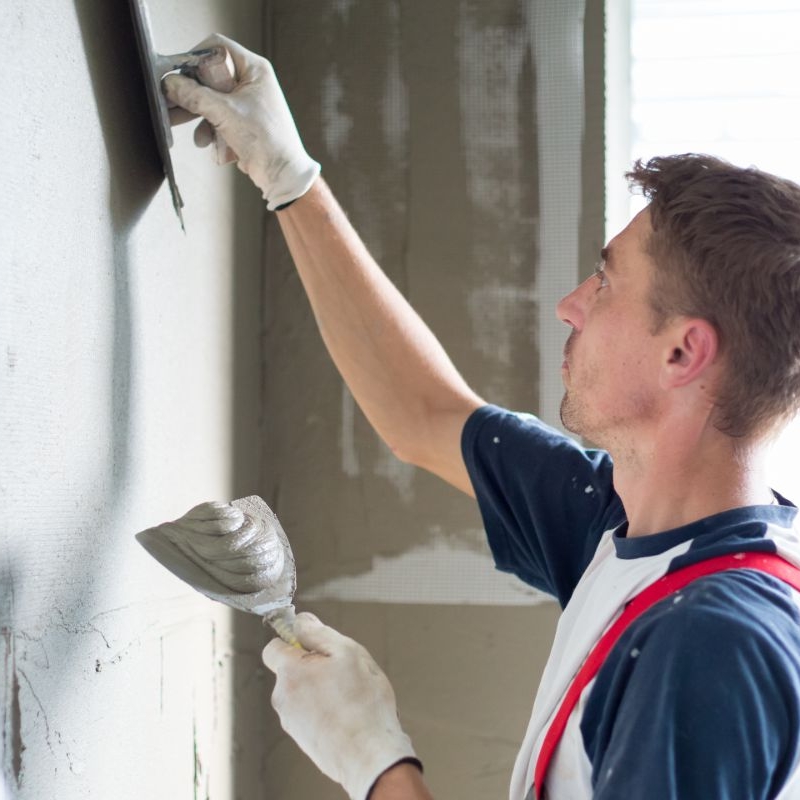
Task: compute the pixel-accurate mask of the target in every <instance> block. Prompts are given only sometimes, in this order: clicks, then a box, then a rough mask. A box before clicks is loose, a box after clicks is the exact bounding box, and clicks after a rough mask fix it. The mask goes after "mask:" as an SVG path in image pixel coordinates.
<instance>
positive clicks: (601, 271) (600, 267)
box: [594, 261, 608, 289]
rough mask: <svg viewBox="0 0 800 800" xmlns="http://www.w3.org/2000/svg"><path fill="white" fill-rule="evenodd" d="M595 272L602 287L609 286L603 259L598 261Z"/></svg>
mask: <svg viewBox="0 0 800 800" xmlns="http://www.w3.org/2000/svg"><path fill="white" fill-rule="evenodd" d="M594 274H595V277H596V278H597V279H598V280H599V281H600V287H599V288H601V289H602V288H604V287H605V286H608V278H607V277H606V270H605V264H604V263H603V262H602V261H598V262H597V264H595V265H594Z"/></svg>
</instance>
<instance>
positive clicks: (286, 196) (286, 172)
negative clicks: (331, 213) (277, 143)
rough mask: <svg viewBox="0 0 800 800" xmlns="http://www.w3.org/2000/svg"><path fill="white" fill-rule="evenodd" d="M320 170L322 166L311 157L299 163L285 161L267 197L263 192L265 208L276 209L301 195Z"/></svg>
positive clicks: (311, 183)
mask: <svg viewBox="0 0 800 800" xmlns="http://www.w3.org/2000/svg"><path fill="white" fill-rule="evenodd" d="M321 170H322V167H320V165H319V164H318V163H317V162H316V161H314V159H313V158H308V159H307V160H306V161H304V162H302V163H300V164H293V163H291V162H287V163H286V165H285V166H284V167H283V169H282V170H281V171H280V173H279V174H278V176H277V177H276V180H275V182H274V183H273V185H272V186H271V187H270V190H269V197H268V196H267V193H266V192H264V193H263V197H264V199H265V200H266V201H267V208H268V209H269V210H270V211H277V210H278V209H280V208H281V207H284V206H287V205H289V204H290V203H293V202H294V201H295V200H297V199H298V198H299V197H302V196H303V195H304V194H305V193H306V192H307V191H308V190H309V189H310V188H311V186H312V185H313V183H314V181H315V180H316V179H317V176H318V175H319V174H320V172H321Z"/></svg>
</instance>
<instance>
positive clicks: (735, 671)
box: [462, 406, 800, 800]
mask: <svg viewBox="0 0 800 800" xmlns="http://www.w3.org/2000/svg"><path fill="white" fill-rule="evenodd" d="M462 451H463V455H464V460H465V463H466V465H467V469H468V471H469V474H470V477H471V479H472V482H473V486H474V488H475V492H476V495H477V498H478V503H479V506H480V509H481V514H482V516H483V520H484V525H485V527H486V532H487V536H488V540H489V544H490V547H491V549H492V552H493V554H494V558H495V562H496V564H497V567H498V568H499V569H501V570H504V571H507V572H511V573H513V574H515V575H517V576H518V577H520V578H521V579H522V580H523V581H525V582H526V583H528V584H530V585H532V586H535V587H536V588H538V589H540V590H542V591H545V592H547V593H549V594H551V595H553V596H554V597H555V598H556V599H557V600H558V601H559V603H560V604H561V606H562V608H564V609H565V612H564V620H562V624H561V625H560V626H559V632H558V634H557V636H556V641H555V642H554V645H553V654H554V656H555V658H554V656H551V662H552V661H556V662H557V663H555V664H552V663H548V667H547V669H546V670H545V675H544V676H543V679H542V686H541V688H540V694H541V693H544V695H548V696H545V697H543V698H541V703H540V698H538V697H537V704H536V706H535V707H534V714H533V716H532V719H531V727H529V730H528V735H527V736H526V741H525V743H524V744H523V748H522V750H521V752H520V758H519V759H518V763H517V766H516V767H515V774H514V779H512V798H514V797H515V792H516V793H517V796H519V797H520V798H521V797H523V796H524V792H523V789H524V784H525V782H526V781H528V780H529V775H530V774H532V764H533V763H534V762H535V756H536V754H537V752H538V747H539V746H540V737H541V735H542V732H543V729H544V728H545V727H546V723H547V721H548V720H549V718H550V712H551V710H552V708H551V707H552V706H553V703H556V702H558V699H559V698H560V697H561V696H562V695H563V690H564V688H565V686H566V684H568V682H569V681H570V680H571V678H572V676H573V675H574V672H575V670H576V669H577V668H578V667H579V666H580V661H581V660H582V658H583V657H585V654H586V652H588V649H589V648H590V647H591V645H593V644H594V642H595V641H596V639H597V638H599V634H600V633H602V630H603V629H604V626H605V625H606V624H607V623H608V622H610V621H611V620H612V619H613V615H614V614H618V613H619V611H621V609H622V607H623V606H624V604H625V602H627V601H628V600H630V599H631V597H632V596H635V594H637V593H638V591H641V589H642V588H644V585H648V584H649V583H651V582H652V581H654V580H656V579H657V578H658V577H661V575H663V574H665V573H667V572H671V571H673V570H675V569H678V568H680V567H683V566H686V565H688V564H690V563H693V562H695V561H699V560H704V559H706V558H711V557H714V556H717V555H721V554H723V553H730V552H739V551H742V550H760V551H767V552H778V553H779V554H780V555H782V556H783V557H785V558H787V559H788V560H790V561H792V562H793V563H795V564H798V565H800V539H799V538H798V533H797V530H796V528H795V525H796V516H797V509H796V508H795V507H794V506H793V505H792V504H791V503H789V502H788V501H786V500H784V499H783V498H780V497H778V501H779V504H778V505H775V506H753V507H748V508H740V509H733V510H730V511H726V512H723V513H721V514H716V515H714V516H712V517H709V518H707V519H704V520H700V521H698V522H695V523H692V524H690V525H686V526H682V527H681V528H677V529H674V530H671V531H665V532H660V533H654V534H652V535H650V536H643V537H635V538H631V539H627V538H626V537H625V531H626V527H627V523H626V518H625V512H624V509H623V507H622V504H621V502H620V499H619V497H618V496H617V495H616V493H615V492H614V488H613V481H612V469H613V468H612V463H611V459H610V457H609V456H608V454H607V453H605V452H603V451H598V450H587V449H584V448H583V447H581V446H580V445H579V444H577V443H576V442H575V441H573V440H571V439H569V438H568V437H566V436H564V435H563V434H561V433H560V432H559V431H556V430H554V429H552V428H549V427H548V426H546V425H544V424H543V423H542V422H541V421H539V420H538V419H536V418H535V417H533V416H532V415H529V414H516V413H512V412H509V411H506V410H503V409H500V408H497V407H495V406H484V407H483V408H480V409H478V410H477V411H476V412H474V414H473V415H472V416H471V417H470V418H469V420H468V421H467V423H466V425H465V428H464V432H463V437H462ZM590 564H591V565H592V568H591V570H590V573H591V574H590V575H589V576H587V577H584V573H585V572H586V571H587V567H589V565H590ZM626 581H627V583H626ZM571 601H572V602H571ZM678 601H680V602H678ZM565 621H566V623H567V624H566V625H565V624H564V623H565ZM562 627H563V628H564V630H562ZM583 627H585V628H586V630H585V631H582V630H581V629H582V628H583ZM583 651H585V652H583ZM565 669H566V670H567V671H569V674H568V675H565V674H563V672H564V670H565ZM540 706H541V707H540ZM575 713H576V714H578V715H579V716H578V717H576V720H575V726H574V727H575V731H576V734H575V737H574V739H575V741H574V742H573V743H572V744H574V745H575V747H580V749H581V750H582V752H581V753H577V754H576V753H569V752H561V751H562V750H568V748H569V747H570V746H572V745H571V744H570V743H569V742H567V741H566V735H565V741H564V742H562V745H561V747H560V750H559V758H561V759H562V760H563V763H564V764H565V765H567V766H568V767H569V769H564V770H561V772H562V773H564V774H566V773H569V772H576V771H577V772H579V773H580V772H581V769H582V766H581V765H582V764H583V762H584V761H585V771H586V780H585V781H584V783H583V784H582V783H581V780H580V779H577V780H573V782H572V783H570V781H569V780H566V779H565V780H564V782H560V781H561V778H560V777H559V775H556V776H555V777H554V778H553V784H552V787H551V779H550V778H549V777H548V782H547V789H548V792H550V790H551V788H552V789H553V790H555V791H556V792H558V791H560V793H555V794H548V797H562V796H563V797H565V798H566V797H567V796H568V795H567V794H565V792H569V793H570V794H569V798H570V800H572V798H573V797H574V798H576V799H577V798H580V797H593V798H596V799H598V798H639V797H642V798H644V797H647V798H655V799H656V800H658V799H659V798H670V799H675V798H681V800H686V798H698V800H700V798H703V799H704V800H705V799H706V798H742V800H745V798H746V799H747V800H753V798H776V797H778V796H779V794H780V792H781V791H783V792H784V794H780V797H781V798H782V800H783V798H789V797H798V798H800V774H799V773H798V756H800V611H799V610H798V597H797V593H796V592H794V590H792V589H790V588H789V587H788V586H787V585H786V584H784V583H783V582H782V581H780V580H778V579H776V578H774V577H772V576H769V575H765V574H763V573H757V572H754V571H753V570H735V571H729V572H724V573H717V574H715V575H710V576H707V577H705V578H702V579H699V580H697V581H695V582H694V583H693V584H690V586H688V587H687V588H685V589H684V590H682V592H681V593H680V596H679V597H678V599H677V601H676V600H674V599H668V600H666V601H662V602H661V603H659V604H657V605H656V606H654V607H653V608H652V609H650V610H649V611H648V612H646V613H645V614H644V615H643V616H642V617H640V618H639V619H638V620H637V621H636V622H634V623H633V624H632V625H631V626H630V627H629V628H628V630H627V631H626V632H625V634H624V635H623V636H622V638H621V639H620V641H619V642H618V643H617V645H616V646H615V647H614V649H613V650H612V652H611V654H610V655H609V657H608V659H607V660H606V662H605V664H604V665H603V667H602V668H601V670H600V672H599V673H598V675H597V678H596V679H595V681H594V682H593V683H592V684H590V686H589V687H588V688H587V690H586V692H585V694H584V695H583V702H582V703H581V704H580V709H579V710H577V711H576V712H575ZM537 716H538V719H537ZM578 731H579V732H578ZM575 765H577V767H576V768H575V769H573V767H575ZM552 771H553V770H551V772H552ZM571 780H572V779H571Z"/></svg>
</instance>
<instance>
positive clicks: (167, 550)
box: [136, 495, 299, 647]
mask: <svg viewBox="0 0 800 800" xmlns="http://www.w3.org/2000/svg"><path fill="white" fill-rule="evenodd" d="M136 538H137V540H138V541H139V544H141V545H142V547H144V549H145V550H147V552H148V553H150V555H151V556H153V558H155V559H156V561H158V562H159V563H160V564H162V565H163V566H165V567H166V568H167V569H168V570H169V571H170V572H171V573H172V574H173V575H175V576H177V577H178V578H180V579H181V580H182V581H185V582H186V583H188V584H189V585H190V586H192V587H193V588H194V589H196V590H197V591H198V592H201V593H202V594H204V595H205V596H206V597H210V598H211V599H212V600H216V601H218V602H220V603H225V605H227V606H230V607H231V608H236V609H238V610H240V611H249V612H250V613H252V614H259V615H261V616H262V617H263V619H264V621H265V622H268V623H269V624H270V625H272V627H273V628H274V629H275V631H276V632H277V634H278V635H279V636H280V637H281V639H283V640H284V641H285V642H288V643H289V644H293V645H296V646H298V647H299V645H298V644H297V639H295V637H294V634H293V632H292V628H293V623H294V605H293V604H292V598H293V596H294V590H295V587H296V585H297V574H296V571H295V565H294V556H293V555H292V549H291V547H290V546H289V540H288V539H287V538H286V534H285V533H284V531H283V528H282V527H281V524H280V522H278V517H277V516H276V515H275V513H274V512H273V511H272V509H270V507H269V506H268V505H267V504H266V503H265V502H264V501H263V500H262V499H261V498H260V497H257V496H255V495H253V496H251V497H244V498H242V499H240V500H234V501H233V502H231V503H215V502H212V503H201V504H200V505H198V506H195V507H194V508H193V509H191V510H190V511H187V512H186V514H184V515H183V516H182V517H180V518H179V519H176V520H174V521H173V522H164V523H162V524H161V525H157V526H156V527H155V528H148V529H147V530H145V531H142V532H141V533H137V534H136Z"/></svg>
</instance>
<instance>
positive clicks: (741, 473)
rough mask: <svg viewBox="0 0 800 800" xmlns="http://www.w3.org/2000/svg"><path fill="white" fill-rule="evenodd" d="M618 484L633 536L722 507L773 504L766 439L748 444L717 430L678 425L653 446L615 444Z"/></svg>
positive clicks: (687, 521)
mask: <svg viewBox="0 0 800 800" xmlns="http://www.w3.org/2000/svg"><path fill="white" fill-rule="evenodd" d="M615 449H616V450H617V452H613V451H612V452H611V455H612V458H613V459H614V488H615V489H616V491H617V493H618V494H619V496H620V498H621V500H622V504H623V506H624V508H625V512H626V515H627V517H628V533H627V535H628V536H645V535H648V534H652V533H660V532H662V531H666V530H671V529H673V528H678V527H680V526H682V525H687V524H689V523H690V522H695V521H697V520H700V519H703V518H705V517H709V516H711V515H712V514H717V513H719V512H721V511H727V510H729V509H732V508H740V507H743V506H751V505H767V504H769V503H771V502H772V500H773V495H772V493H771V492H770V490H769V487H768V485H767V482H766V478H765V471H764V460H765V455H766V447H765V445H764V444H763V443H758V444H750V445H747V446H745V445H743V444H742V443H741V442H734V440H732V439H731V438H730V437H727V436H723V435H722V434H720V433H719V432H717V431H709V430H708V429H706V430H704V431H703V432H701V433H700V434H698V435H697V436H691V434H689V435H687V434H686V432H685V431H684V432H678V433H676V432H675V430H674V429H673V430H671V431H665V432H664V435H662V436H656V437H654V439H653V442H652V444H651V446H650V447H648V448H641V447H640V448H637V449H635V450H634V449H633V448H628V449H626V448H624V447H621V448H615Z"/></svg>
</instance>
